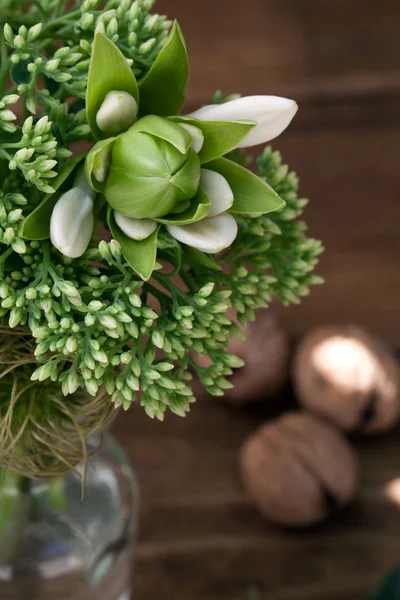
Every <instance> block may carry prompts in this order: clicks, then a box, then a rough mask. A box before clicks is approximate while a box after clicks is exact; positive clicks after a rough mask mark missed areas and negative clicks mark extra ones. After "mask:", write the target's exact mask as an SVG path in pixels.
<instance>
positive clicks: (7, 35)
mask: <svg viewBox="0 0 400 600" xmlns="http://www.w3.org/2000/svg"><path fill="white" fill-rule="evenodd" d="M3 33H4V39H5V40H6V42H8V43H9V44H11V45H12V44H13V42H14V33H13V30H12V27H11V25H9V24H8V23H6V24H5V25H4V29H3Z"/></svg>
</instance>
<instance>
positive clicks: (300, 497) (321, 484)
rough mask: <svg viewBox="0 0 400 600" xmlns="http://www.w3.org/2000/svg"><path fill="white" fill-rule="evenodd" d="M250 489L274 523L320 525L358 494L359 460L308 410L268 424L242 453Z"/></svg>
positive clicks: (244, 474) (340, 438) (333, 431)
mask: <svg viewBox="0 0 400 600" xmlns="http://www.w3.org/2000/svg"><path fill="white" fill-rule="evenodd" d="M240 467H241V471H242V478H243V481H244V485H245V487H246V488H247V491H248V493H249V495H250V497H251V498H252V499H253V500H254V503H255V505H256V506H257V508H258V509H259V511H260V512H261V514H262V515H264V516H265V517H266V518H267V519H269V520H271V521H272V522H274V523H277V524H280V525H285V526H291V527H305V526H310V525H314V524H316V523H319V522H320V521H322V520H323V519H325V518H326V517H327V516H329V515H330V514H331V513H332V512H333V511H334V510H336V509H338V508H341V507H344V506H345V505H346V504H348V503H349V502H350V501H351V500H352V499H353V498H354V496H355V493H356V490H357V484H358V463H357V457H356V455H355V453H354V452H353V450H352V448H351V447H350V445H349V444H348V442H346V441H345V440H344V438H343V437H342V435H341V434H340V433H339V432H338V431H337V430H336V429H335V428H334V427H333V426H332V425H330V424H328V423H326V422H324V421H322V420H320V419H318V418H317V417H315V416H313V415H311V414H310V413H307V412H292V413H287V414H285V415H282V416H281V417H279V418H278V419H277V420H276V421H273V422H271V423H267V424H266V425H264V426H263V427H261V429H259V430H258V431H257V432H256V433H255V434H253V435H252V436H250V437H249V438H248V439H247V441H246V442H245V443H244V445H243V447H242V450H241V453H240Z"/></svg>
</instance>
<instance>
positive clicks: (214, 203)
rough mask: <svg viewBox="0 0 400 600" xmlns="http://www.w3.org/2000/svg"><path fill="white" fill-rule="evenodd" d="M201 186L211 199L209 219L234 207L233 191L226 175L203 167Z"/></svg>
mask: <svg viewBox="0 0 400 600" xmlns="http://www.w3.org/2000/svg"><path fill="white" fill-rule="evenodd" d="M200 186H201V187H202V189H203V190H204V192H205V193H206V195H207V196H208V197H209V198H210V200H211V208H210V212H209V213H208V215H207V219H208V218H209V217H215V216H216V215H220V214H221V213H223V212H225V211H227V210H229V209H230V208H231V207H232V204H233V200H234V198H233V192H232V190H231V188H230V186H229V183H228V182H227V180H226V179H225V177H223V176H222V175H220V174H219V173H216V171H210V170H209V169H202V170H201V175H200Z"/></svg>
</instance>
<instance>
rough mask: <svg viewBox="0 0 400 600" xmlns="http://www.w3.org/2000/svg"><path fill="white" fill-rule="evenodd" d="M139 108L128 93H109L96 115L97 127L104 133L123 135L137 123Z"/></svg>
mask: <svg viewBox="0 0 400 600" xmlns="http://www.w3.org/2000/svg"><path fill="white" fill-rule="evenodd" d="M137 113H138V106H137V102H136V100H135V98H134V97H133V96H131V95H130V94H128V92H117V91H114V92H109V93H108V94H107V96H106V97H105V99H104V102H103V104H102V105H101V106H100V109H99V112H98V113H97V115H96V122H97V126H98V128H99V129H100V130H101V131H104V133H111V134H117V133H122V132H123V131H125V130H126V129H128V127H130V126H131V125H133V123H134V122H135V121H136V117H137Z"/></svg>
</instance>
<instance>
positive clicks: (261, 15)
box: [115, 0, 400, 600]
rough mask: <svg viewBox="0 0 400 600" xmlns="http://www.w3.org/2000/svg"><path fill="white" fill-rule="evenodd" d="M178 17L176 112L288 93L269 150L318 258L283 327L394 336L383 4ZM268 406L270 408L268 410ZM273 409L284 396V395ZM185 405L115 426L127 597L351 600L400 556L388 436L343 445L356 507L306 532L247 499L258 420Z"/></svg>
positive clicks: (393, 207)
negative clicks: (277, 158) (216, 96)
mask: <svg viewBox="0 0 400 600" xmlns="http://www.w3.org/2000/svg"><path fill="white" fill-rule="evenodd" d="M156 7H157V8H158V10H159V12H165V13H167V14H168V15H169V16H170V17H176V18H178V19H179V21H180V22H181V25H182V27H183V30H184V32H185V35H186V38H187V45H188V50H189V53H190V58H191V65H192V79H191V86H190V90H189V94H188V99H187V100H188V108H194V107H196V106H199V105H200V104H204V103H207V102H208V101H209V99H210V97H211V95H212V93H213V92H214V91H215V89H217V88H221V89H222V90H223V91H224V93H226V94H227V93H231V92H236V91H240V92H241V93H243V94H246V95H247V94H256V93H271V94H277V95H286V96H289V97H294V98H296V99H297V100H298V101H299V104H300V111H299V113H298V116H297V117H296V120H295V122H294V123H293V126H292V127H291V128H290V129H289V130H288V131H287V132H286V133H285V134H284V135H283V136H282V137H281V138H279V139H278V140H276V141H275V142H274V147H276V148H278V149H280V150H281V151H282V153H283V155H284V158H285V159H286V160H287V161H288V162H289V164H290V165H291V167H292V168H293V169H295V170H297V171H298V173H299V174H300V175H301V182H302V186H301V191H302V194H304V195H305V196H308V197H309V198H310V200H311V202H310V204H309V206H308V208H307V213H306V218H307V220H308V223H309V227H310V232H311V234H312V235H313V236H315V237H319V238H321V239H323V241H324V243H325V246H326V253H325V255H324V257H323V259H322V261H321V266H320V269H319V273H321V274H322V275H323V276H324V277H325V278H326V284H325V286H322V287H319V288H316V289H315V290H314V291H313V293H312V295H311V296H310V297H309V298H308V299H306V300H305V301H304V302H303V304H302V305H301V306H299V307H294V308H290V309H284V310H281V315H282V318H283V321H284V323H285V325H286V326H287V328H288V329H289V331H290V332H291V333H292V334H294V335H296V336H298V335H300V334H302V333H303V332H304V331H306V330H307V329H309V328H310V327H312V326H314V325H317V324H320V323H326V322H335V323H340V322H342V323H343V322H356V323H359V324H361V325H364V326H366V327H368V328H369V329H372V330H374V331H377V332H379V333H381V334H383V335H385V336H386V337H387V338H388V339H390V340H391V341H392V342H393V343H395V344H398V343H399V341H400V318H399V314H400V278H399V268H398V265H399V259H400V242H399V226H400V225H399V224H400V43H399V40H400V5H399V2H398V0H380V1H379V2H372V1H367V2H366V1H365V0H336V1H334V2H332V1H331V2H328V0H246V2H240V3H239V2H235V3H234V2H230V1H229V0H202V1H201V2H191V1H188V0H159V1H158V3H157V5H156ZM277 402H278V401H275V403H274V406H275V407H276V403H277ZM279 402H281V403H282V407H283V406H284V405H285V404H286V403H287V402H288V395H286V396H285V395H283V396H282V397H281V399H280V400H279ZM270 411H271V407H270V403H268V402H266V403H265V404H264V405H263V406H262V408H258V409H252V410H250V411H249V410H247V411H243V410H241V411H240V410H234V409H228V408H227V407H226V406H224V405H223V403H221V402H219V401H217V400H215V401H211V402H208V401H203V402H199V403H198V404H197V405H196V406H195V407H194V408H193V411H192V413H191V414H190V415H189V416H188V417H187V418H186V419H179V418H177V417H173V416H169V417H168V418H167V419H166V422H165V423H163V424H160V423H156V422H153V421H151V420H150V419H148V418H147V417H146V416H145V415H144V414H143V412H142V411H141V410H140V409H139V408H137V407H136V408H134V409H133V410H132V411H131V412H128V413H127V414H123V415H120V417H119V419H118V421H117V424H116V426H115V433H116V434H117V436H118V438H119V439H120V441H121V443H122V444H123V446H124V448H125V449H126V450H127V451H128V453H129V455H130V456H131V458H132V459H133V461H134V462H135V465H136V468H137V472H138V475H139V479H140V483H141V487H142V513H141V526H140V538H139V545H138V549H137V555H136V564H135V569H136V572H135V586H136V594H135V600H159V599H160V598H162V599H163V600H170V599H171V600H218V599H225V600H261V599H262V600H264V599H265V600H292V599H293V600H294V599H296V600H297V599H299V598H300V599H304V600H362V599H365V597H366V593H367V591H368V590H369V589H370V588H371V587H372V585H373V584H374V583H375V582H376V581H377V580H378V579H379V577H380V576H381V575H383V574H384V573H385V571H386V570H387V569H389V568H390V567H391V566H392V565H393V564H395V563H396V562H399V563H400V505H397V504H396V503H395V502H394V501H392V500H390V498H389V496H388V493H387V485H388V484H389V483H390V482H391V481H393V480H394V479H396V478H397V477H400V436H399V435H398V432H395V433H394V434H390V435H388V436H383V437H381V438H378V439H374V440H368V441H363V442H357V448H358V449H359V452H360V456H361V461H362V466H363V482H362V489H361V492H360V497H359V499H358V501H357V503H356V504H355V505H354V506H353V507H352V508H351V509H349V510H348V511H347V512H345V513H343V514H342V515H341V516H339V517H338V518H336V519H335V520H334V521H333V522H331V523H329V524H326V525H324V526H321V527H320V528H317V529H315V530H313V531H311V532H307V533H302V534H300V533H290V532H282V531H280V530H277V529H274V528H273V527H271V526H270V525H268V524H267V523H265V521H263V520H262V519H261V518H260V517H259V516H258V515H257V513H256V512H255V510H254V509H253V508H252V507H251V506H250V504H249V502H248V501H247V499H246V497H245V495H244V493H243V491H242V488H241V485H240V480H239V476H238V470H237V454H238V448H239V447H240V445H241V443H242V441H243V440H244V439H245V438H246V436H247V435H248V434H249V433H250V432H252V431H254V430H255V429H256V428H257V427H258V426H259V425H260V424H261V423H262V422H263V421H264V420H266V419H267V418H268V417H269V416H270Z"/></svg>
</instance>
